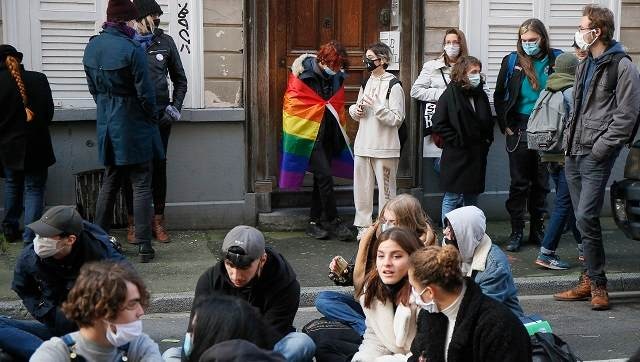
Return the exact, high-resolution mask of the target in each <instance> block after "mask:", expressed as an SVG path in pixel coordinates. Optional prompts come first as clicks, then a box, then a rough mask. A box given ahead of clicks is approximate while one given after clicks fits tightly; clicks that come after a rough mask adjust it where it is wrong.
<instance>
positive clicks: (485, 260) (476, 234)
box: [444, 206, 524, 317]
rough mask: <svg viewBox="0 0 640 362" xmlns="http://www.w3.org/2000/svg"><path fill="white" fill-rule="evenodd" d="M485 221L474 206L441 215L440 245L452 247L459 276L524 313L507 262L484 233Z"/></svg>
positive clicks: (509, 306)
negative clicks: (457, 256) (458, 261)
mask: <svg viewBox="0 0 640 362" xmlns="http://www.w3.org/2000/svg"><path fill="white" fill-rule="evenodd" d="M486 229H487V220H486V218H485V216H484V213H483V212H482V210H480V209H479V208H477V207H476V206H465V207H461V208H459V209H455V210H453V211H451V212H449V213H447V214H446V215H445V229H444V244H447V245H449V244H450V245H453V246H455V247H456V248H457V249H458V251H459V252H460V257H461V259H462V273H463V274H464V275H465V276H468V277H471V278H472V279H473V280H474V281H475V282H476V284H477V285H478V286H479V287H480V290H482V292H483V293H484V294H485V295H487V296H489V297H491V298H493V299H495V300H497V301H498V302H502V303H503V304H504V305H505V306H507V308H509V309H511V311H512V312H513V313H514V314H515V315H516V316H517V317H522V316H523V315H524V312H523V311H522V307H521V306H520V302H519V301H518V289H517V288H516V285H515V283H514V281H513V275H512V274H511V265H510V264H509V259H507V256H506V255H505V254H504V252H503V251H502V250H501V249H500V247H498V246H497V245H495V244H493V243H492V242H491V239H490V238H489V236H488V235H487V234H486V233H485V231H486Z"/></svg>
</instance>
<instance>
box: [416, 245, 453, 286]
mask: <svg viewBox="0 0 640 362" xmlns="http://www.w3.org/2000/svg"><path fill="white" fill-rule="evenodd" d="M409 262H410V263H411V267H412V268H413V276H414V278H415V279H417V280H419V281H420V282H421V283H422V284H424V285H425V286H427V285H429V284H435V285H437V286H439V287H441V288H442V289H444V290H446V291H447V292H454V291H456V290H458V289H459V288H460V287H461V286H462V282H463V277H462V270H461V269H460V263H461V260H460V254H459V253H458V249H456V248H455V246H453V245H445V246H443V247H440V246H428V247H426V248H424V249H421V250H418V251H416V252H415V253H413V254H412V255H411V256H410V257H409Z"/></svg>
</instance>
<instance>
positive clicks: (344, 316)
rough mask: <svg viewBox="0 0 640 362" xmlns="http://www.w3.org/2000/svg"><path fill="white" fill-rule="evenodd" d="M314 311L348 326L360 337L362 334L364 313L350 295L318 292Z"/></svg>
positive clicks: (364, 327)
mask: <svg viewBox="0 0 640 362" xmlns="http://www.w3.org/2000/svg"><path fill="white" fill-rule="evenodd" d="M316 309H317V310H318V312H320V313H321V314H322V315H323V316H325V317H326V318H327V319H329V320H332V321H336V322H342V323H344V324H346V325H348V326H350V327H351V328H353V329H354V330H355V331H356V332H357V333H358V334H359V335H360V336H362V335H363V334H364V331H365V329H366V326H365V324H364V311H363V310H362V307H361V306H360V303H358V302H357V301H356V300H355V299H354V298H353V296H352V295H348V294H344V293H338V292H320V294H318V297H317V298H316Z"/></svg>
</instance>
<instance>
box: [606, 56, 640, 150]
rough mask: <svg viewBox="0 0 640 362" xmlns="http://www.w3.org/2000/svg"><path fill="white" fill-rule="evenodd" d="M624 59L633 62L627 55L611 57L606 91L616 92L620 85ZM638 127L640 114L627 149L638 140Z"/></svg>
mask: <svg viewBox="0 0 640 362" xmlns="http://www.w3.org/2000/svg"><path fill="white" fill-rule="evenodd" d="M622 58H627V59H629V60H630V61H633V60H632V59H631V57H630V56H629V55H628V54H627V53H616V54H614V55H613V56H612V57H611V61H610V62H609V65H607V68H608V71H607V83H606V84H607V85H606V87H605V90H606V91H607V92H609V93H615V92H616V85H617V84H618V65H620V60H622ZM638 126H640V114H638V118H637V119H636V124H635V125H634V126H633V130H632V131H631V134H630V135H629V140H628V141H627V143H626V144H627V147H631V145H632V144H633V140H634V139H635V138H636V134H637V133H638Z"/></svg>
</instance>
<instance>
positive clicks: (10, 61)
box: [4, 55, 34, 122]
mask: <svg viewBox="0 0 640 362" xmlns="http://www.w3.org/2000/svg"><path fill="white" fill-rule="evenodd" d="M4 64H5V65H6V66H7V69H9V73H10V74H11V77H12V78H13V80H15V82H16V85H17V86H18V91H20V97H22V103H23V105H24V111H25V113H26V114H27V122H31V121H32V120H33V116H34V113H33V111H32V110H31V109H30V108H29V106H28V104H29V98H28V97H27V89H26V88H25V86H24V81H23V80H22V70H21V69H20V62H19V61H18V59H16V58H15V57H13V56H11V55H9V56H7V57H6V59H5V60H4Z"/></svg>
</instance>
